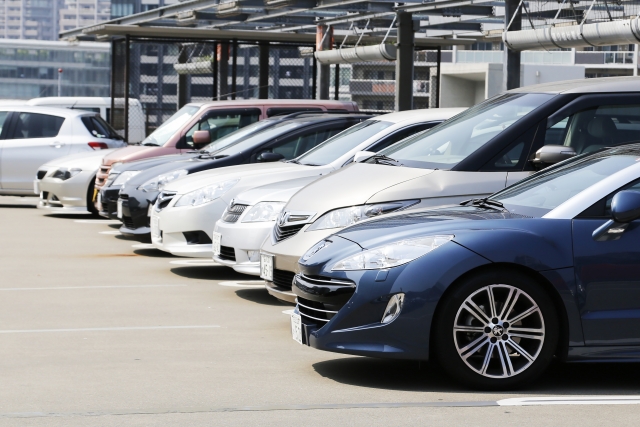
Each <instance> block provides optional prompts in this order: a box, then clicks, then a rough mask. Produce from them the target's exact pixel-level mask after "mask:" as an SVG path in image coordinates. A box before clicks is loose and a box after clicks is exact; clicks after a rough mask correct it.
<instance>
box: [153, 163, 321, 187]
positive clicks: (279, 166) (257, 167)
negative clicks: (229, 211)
mask: <svg viewBox="0 0 640 427" xmlns="http://www.w3.org/2000/svg"><path fill="white" fill-rule="evenodd" d="M176 169H177V168H176ZM323 172H324V173H326V172H328V171H327V168H326V167H317V166H304V165H298V164H295V163H285V162H274V163H252V164H247V165H238V166H227V167H224V168H219V169H211V170H208V171H203V172H198V173H195V174H193V175H188V176H186V177H184V178H181V179H179V180H176V181H174V182H171V183H169V184H168V185H167V186H165V188H164V190H165V191H175V192H177V193H178V194H186V193H189V192H191V191H195V190H198V189H200V188H202V187H206V186H207V185H210V184H214V183H216V182H221V181H227V180H232V179H241V180H242V181H243V182H244V181H247V180H248V179H253V180H254V181H255V183H254V186H257V185H260V184H264V182H261V179H263V178H265V175H269V177H270V180H271V182H273V180H274V179H275V180H277V181H280V180H285V179H294V178H300V177H305V176H318V175H320V174H321V173H323ZM274 175H280V176H282V178H280V179H278V178H277V177H276V176H274Z"/></svg>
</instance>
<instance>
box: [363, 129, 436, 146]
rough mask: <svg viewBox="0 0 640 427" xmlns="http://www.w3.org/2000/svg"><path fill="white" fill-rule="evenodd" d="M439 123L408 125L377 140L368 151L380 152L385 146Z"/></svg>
mask: <svg viewBox="0 0 640 427" xmlns="http://www.w3.org/2000/svg"><path fill="white" fill-rule="evenodd" d="M437 124H439V122H438V123H436V122H431V123H422V124H419V125H415V126H407V127H406V128H404V129H401V130H399V131H397V132H395V133H392V134H391V135H389V136H387V137H386V138H384V139H382V140H381V141H378V142H376V143H375V144H373V145H372V146H371V147H369V148H367V151H373V152H378V151H380V150H382V149H384V148H387V147H389V146H391V145H393V144H395V143H396V142H399V141H402V140H403V139H405V138H408V137H410V136H411V135H414V134H416V133H418V132H422V131H425V130H427V129H431V128H432V127H434V126H435V125H437Z"/></svg>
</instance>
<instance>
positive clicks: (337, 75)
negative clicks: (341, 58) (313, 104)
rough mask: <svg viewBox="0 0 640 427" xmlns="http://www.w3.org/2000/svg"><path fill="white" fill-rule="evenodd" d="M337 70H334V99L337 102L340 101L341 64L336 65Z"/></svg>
mask: <svg viewBox="0 0 640 427" xmlns="http://www.w3.org/2000/svg"><path fill="white" fill-rule="evenodd" d="M335 67H336V68H335V70H334V77H333V78H334V80H335V81H334V82H333V84H334V89H333V90H334V93H333V99H335V100H336V101H339V100H340V64H336V65H335Z"/></svg>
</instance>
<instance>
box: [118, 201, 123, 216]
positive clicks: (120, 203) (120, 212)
mask: <svg viewBox="0 0 640 427" xmlns="http://www.w3.org/2000/svg"><path fill="white" fill-rule="evenodd" d="M117 215H118V218H120V219H122V199H118V211H117Z"/></svg>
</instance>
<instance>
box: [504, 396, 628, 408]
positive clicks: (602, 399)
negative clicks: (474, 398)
mask: <svg viewBox="0 0 640 427" xmlns="http://www.w3.org/2000/svg"><path fill="white" fill-rule="evenodd" d="M638 404H640V396H564V397H551V396H550V397H515V398H512V399H502V400H498V405H500V406H543V405H545V406H546V405H638Z"/></svg>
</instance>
